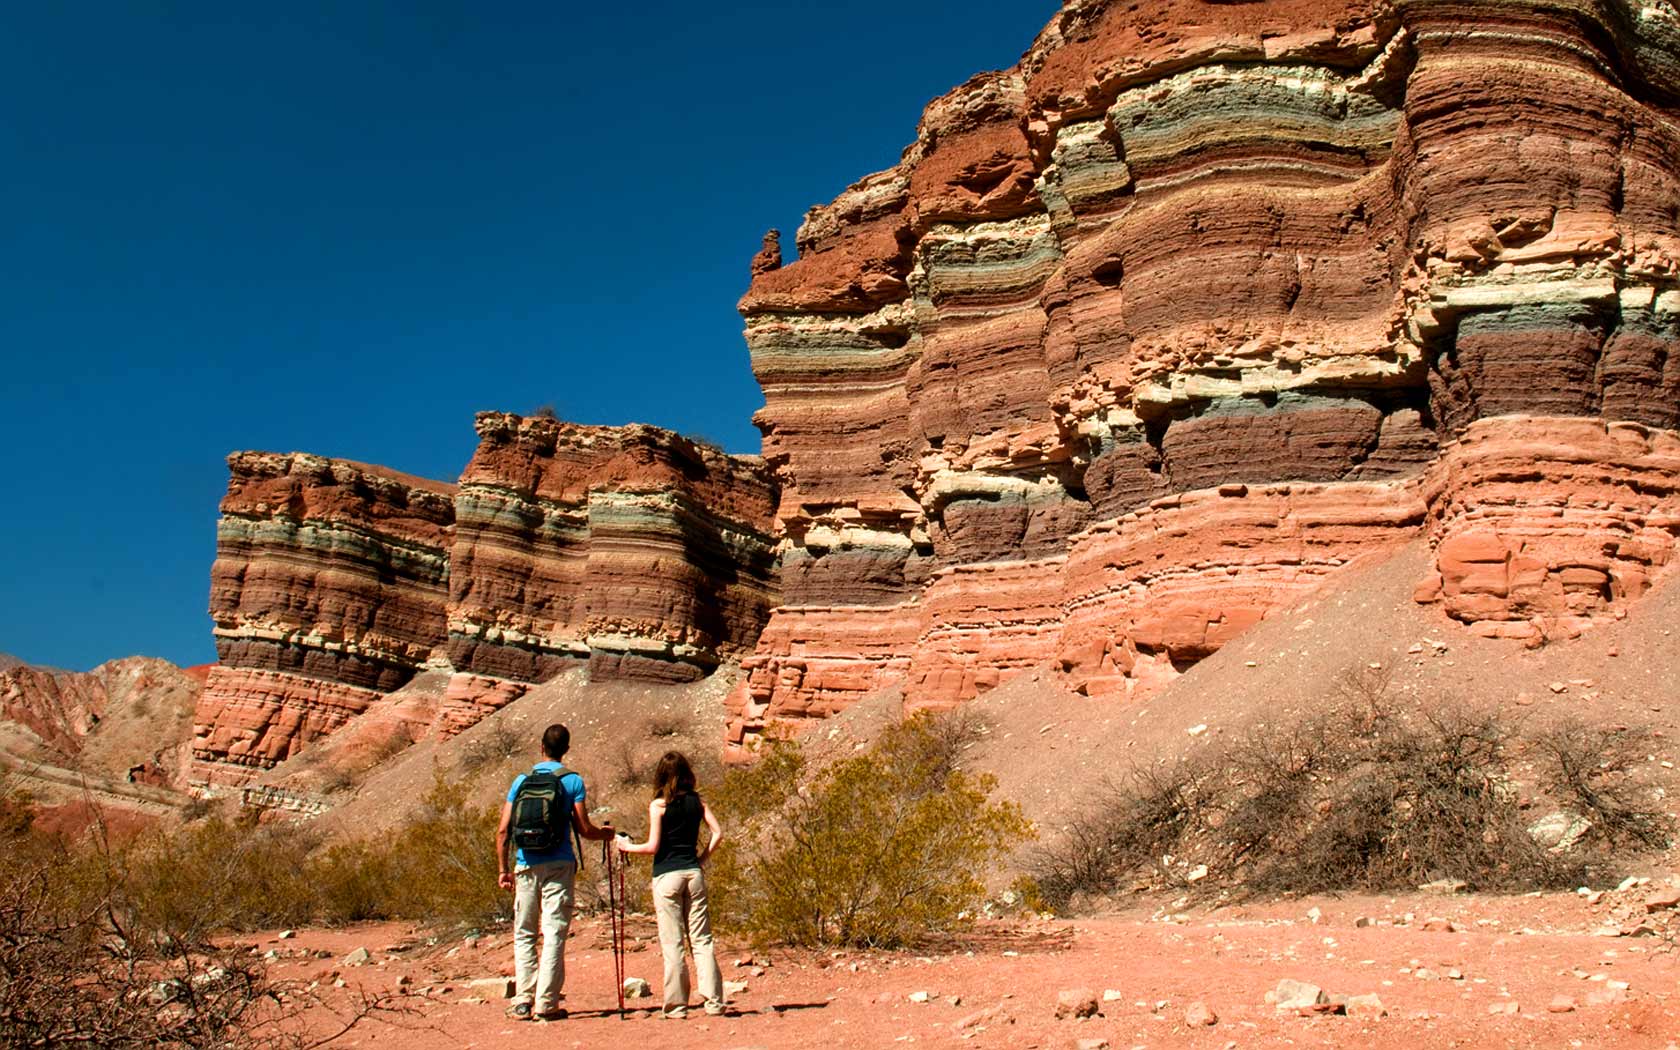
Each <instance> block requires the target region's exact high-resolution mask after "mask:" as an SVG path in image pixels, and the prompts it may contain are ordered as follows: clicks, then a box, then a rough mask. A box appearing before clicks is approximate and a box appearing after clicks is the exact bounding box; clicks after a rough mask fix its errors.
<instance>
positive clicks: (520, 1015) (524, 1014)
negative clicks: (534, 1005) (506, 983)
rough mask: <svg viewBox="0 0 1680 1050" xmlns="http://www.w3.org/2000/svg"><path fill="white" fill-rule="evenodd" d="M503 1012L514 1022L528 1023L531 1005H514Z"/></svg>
mask: <svg viewBox="0 0 1680 1050" xmlns="http://www.w3.org/2000/svg"><path fill="white" fill-rule="evenodd" d="M504 1012H505V1013H506V1014H507V1015H508V1016H509V1017H511V1018H513V1019H514V1020H515V1021H529V1020H530V1019H531V1004H530V1003H514V1004H513V1005H512V1006H510V1007H508V1008H507V1010H505V1011H504Z"/></svg>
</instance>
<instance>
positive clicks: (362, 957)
mask: <svg viewBox="0 0 1680 1050" xmlns="http://www.w3.org/2000/svg"><path fill="white" fill-rule="evenodd" d="M370 958H372V956H370V955H369V954H368V950H367V949H366V948H357V949H356V950H355V951H353V952H351V953H350V954H349V955H346V956H345V957H344V965H346V966H366V965H367V963H368V959H370Z"/></svg>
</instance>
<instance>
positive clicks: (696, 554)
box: [193, 413, 777, 787]
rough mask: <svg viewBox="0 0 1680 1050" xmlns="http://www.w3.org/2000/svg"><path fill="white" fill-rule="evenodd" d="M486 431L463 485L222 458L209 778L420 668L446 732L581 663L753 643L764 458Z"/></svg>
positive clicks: (650, 661) (587, 431)
mask: <svg viewBox="0 0 1680 1050" xmlns="http://www.w3.org/2000/svg"><path fill="white" fill-rule="evenodd" d="M478 433H479V438H480V443H479V448H478V452H477V453H476V454H475V455H474V457H473V459H472V462H471V463H470V464H469V465H468V467H467V469H466V472H465V473H464V474H463V475H462V478H461V481H460V484H459V485H458V486H457V485H450V484H444V483H441V482H434V481H428V480H425V479H422V478H415V477H411V476H408V475H402V474H397V473H395V472H393V471H389V470H385V469H383V468H379V467H370V466H366V465H363V464H357V463H350V462H347V461H342V460H331V459H324V458H321V457H318V456H309V455H303V454H297V453H294V454H290V455H276V454H271V453H260V452H241V453H235V454H234V455H232V456H230V457H229V458H228V464H229V467H230V470H231V478H230V481H229V484H228V494H227V496H226V498H225V499H224V500H223V501H222V518H221V521H220V523H219V525H218V527H217V559H216V563H215V566H214V568H213V570H212V573H211V597H210V602H211V615H212V616H213V617H214V619H215V624H216V626H215V632H216V641H217V649H218V653H219V655H220V657H221V661H220V663H219V664H218V665H217V666H216V667H215V668H214V669H213V670H212V671H211V673H210V678H209V681H208V684H207V686H206V688H205V691H204V694H203V697H202V698H201V701H200V703H199V708H198V716H197V718H196V725H195V727H194V743H193V755H194V758H195V760H196V765H197V773H198V779H199V780H200V781H201V783H204V784H206V785H210V786H212V787H214V786H218V785H234V784H244V783H246V782H248V781H249V780H250V779H251V778H252V777H253V776H254V775H255V774H256V773H258V772H260V771H261V770H263V769H267V768H269V767H272V766H274V765H275V764H277V763H279V762H281V761H284V760H285V759H286V758H288V757H290V756H291V755H293V754H294V753H296V752H297V751H299V750H300V749H302V748H303V747H305V746H307V745H308V744H309V743H310V742H311V741H313V740H316V739H318V738H320V737H323V736H327V735H329V734H332V733H334V732H336V731H337V730H339V729H340V728H342V727H343V726H344V725H345V724H346V723H348V722H349V721H350V720H351V719H353V718H355V717H356V716H358V715H360V714H362V713H364V712H366V711H368V710H369V708H371V707H372V706H373V705H375V704H378V703H381V702H382V701H383V700H384V698H385V697H386V696H387V695H388V694H389V693H390V692H392V691H393V690H395V689H398V688H401V687H402V686H403V685H405V684H406V683H407V682H409V680H410V679H412V678H413V677H414V676H415V675H416V674H417V673H418V672H420V671H421V670H441V671H451V672H454V673H453V676H452V678H451V680H450V684H449V687H448V689H447V692H446V695H445V697H444V699H443V700H442V702H440V704H439V705H438V709H437V712H436V719H435V726H434V729H435V731H436V732H438V733H441V734H445V735H447V734H450V733H454V732H458V731H459V730H460V729H462V728H465V727H466V726H469V725H471V724H473V723H474V722H475V721H477V720H478V719H479V718H481V717H483V715H484V714H485V713H486V712H488V711H493V710H495V709H496V708H497V707H500V706H501V705H502V704H504V703H506V702H507V701H508V700H510V699H513V698H515V697H517V696H518V695H520V693H521V692H522V691H523V690H524V689H525V688H526V686H527V685H528V684H530V683H532V682H540V681H546V680H547V679H549V678H551V677H553V676H554V675H555V674H557V673H559V672H560V671H561V670H564V669H565V668H567V667H569V666H576V665H578V664H579V663H580V662H587V664H588V666H589V672H590V674H591V676H593V677H596V678H638V679H651V680H657V681H678V680H689V679H693V678H697V677H700V676H702V675H704V674H706V673H708V672H709V671H710V670H711V669H712V668H713V667H715V666H716V665H717V663H718V662H719V660H721V659H724V658H726V657H731V656H739V655H740V654H743V653H745V652H747V651H749V650H750V649H751V647H752V645H753V644H754V642H755V641H756V639H757V637H758V633H759V630H760V628H761V627H762V626H763V623H764V620H765V618H766V616H767V615H768V613H769V609H770V608H771V606H773V605H774V604H775V603H776V601H777V595H776V591H775V587H774V583H773V567H774V559H775V553H774V544H773V542H772V541H771V539H770V536H769V531H770V527H771V512H772V508H773V493H772V489H771V485H770V481H769V477H768V474H767V472H766V471H765V470H764V469H763V467H762V465H761V464H759V462H758V461H757V459H756V458H755V457H738V456H729V455H726V454H724V453H722V452H718V451H715V450H712V449H710V448H707V447H705V446H703V445H700V444H697V443H695V442H692V441H689V440H688V439H685V438H682V437H680V436H678V435H676V434H672V433H670V432H669V431H664V430H659V429H657V428H654V427H645V426H630V427H622V428H619V427H585V426H574V425H571V424H566V423H561V422H558V421H556V420H553V419H547V418H530V419H524V418H521V417H519V416H514V415H507V414H503V413H485V414H482V415H480V416H479V418H478Z"/></svg>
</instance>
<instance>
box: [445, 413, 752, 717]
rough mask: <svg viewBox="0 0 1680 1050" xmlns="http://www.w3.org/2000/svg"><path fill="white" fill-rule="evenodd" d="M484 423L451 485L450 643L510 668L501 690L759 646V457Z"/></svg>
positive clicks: (665, 670)
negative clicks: (583, 665) (580, 666)
mask: <svg viewBox="0 0 1680 1050" xmlns="http://www.w3.org/2000/svg"><path fill="white" fill-rule="evenodd" d="M478 434H479V446H478V451H477V453H476V454H475V455H474V456H473V458H472V462H471V463H469V464H468V465H467V469H466V471H465V472H464V473H463V474H462V475H461V489H460V493H459V495H458V496H457V498H456V522H457V524H456V533H455V544H454V548H453V560H452V565H451V576H450V596H449V598H450V602H449V658H450V662H451V663H452V665H453V666H454V667H455V668H457V669H458V670H459V671H461V672H464V673H466V674H469V675H472V676H474V677H475V678H489V679H491V680H496V679H500V680H505V682H503V683H502V684H500V685H498V686H497V687H495V688H491V689H488V690H484V692H485V695H486V696H487V697H489V698H492V702H494V703H496V704H497V705H498V706H499V703H501V702H505V698H506V697H508V696H509V695H510V694H512V695H517V692H518V686H517V684H515V683H529V682H540V681H546V680H548V679H549V678H552V677H554V675H556V674H558V673H559V672H560V671H562V670H564V669H566V668H567V667H571V666H576V664H577V663H578V662H579V661H587V662H588V665H589V673H590V675H591V676H592V677H595V678H639V679H647V680H653V681H692V680H694V679H697V678H700V677H703V676H704V675H706V674H707V673H709V672H710V671H711V669H712V668H714V667H715V666H717V664H718V662H719V661H720V660H721V659H723V658H725V657H731V656H735V657H738V656H740V655H742V654H744V653H746V652H748V651H750V650H751V648H752V646H753V644H754V642H756V641H757V638H758V633H759V631H760V629H761V628H762V627H763V625H764V621H765V618H766V617H767V616H768V615H769V611H770V607H771V606H772V605H774V604H775V603H776V590H775V586H774V580H773V577H774V568H775V548H774V543H773V541H772V540H771V539H770V528H771V514H772V509H773V497H772V490H771V486H770V480H769V476H768V474H767V472H766V471H765V470H764V469H763V467H762V465H761V464H760V463H759V462H758V460H757V459H756V458H755V457H741V456H730V455H727V454H725V453H722V452H719V451H715V450H713V449H710V448H707V447H705V446H703V445H699V444H697V443H695V442H693V441H690V440H688V439H687V438H684V437H681V436H680V435H677V434H673V433H671V432H670V431H666V430H660V429H658V428H655V427H648V426H629V427H588V426H577V425H573V424H568V423H561V422H558V421H556V420H552V419H541V418H535V419H522V418H520V417H518V416H511V415H506V414H503V413H493V412H487V413H483V414H481V415H480V416H479V417H478ZM466 691H471V690H463V689H460V688H453V689H452V690H451V695H452V697H454V696H459V695H460V694H461V693H463V692H466Z"/></svg>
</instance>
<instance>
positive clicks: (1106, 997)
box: [1102, 988, 1126, 1003]
mask: <svg viewBox="0 0 1680 1050" xmlns="http://www.w3.org/2000/svg"><path fill="white" fill-rule="evenodd" d="M1125 997H1126V996H1125V995H1124V994H1123V993H1122V992H1121V991H1120V989H1118V988H1104V989H1103V993H1102V1001H1103V1002H1105V1003H1117V1002H1119V1001H1120V1000H1122V999H1124V998H1125Z"/></svg>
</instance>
